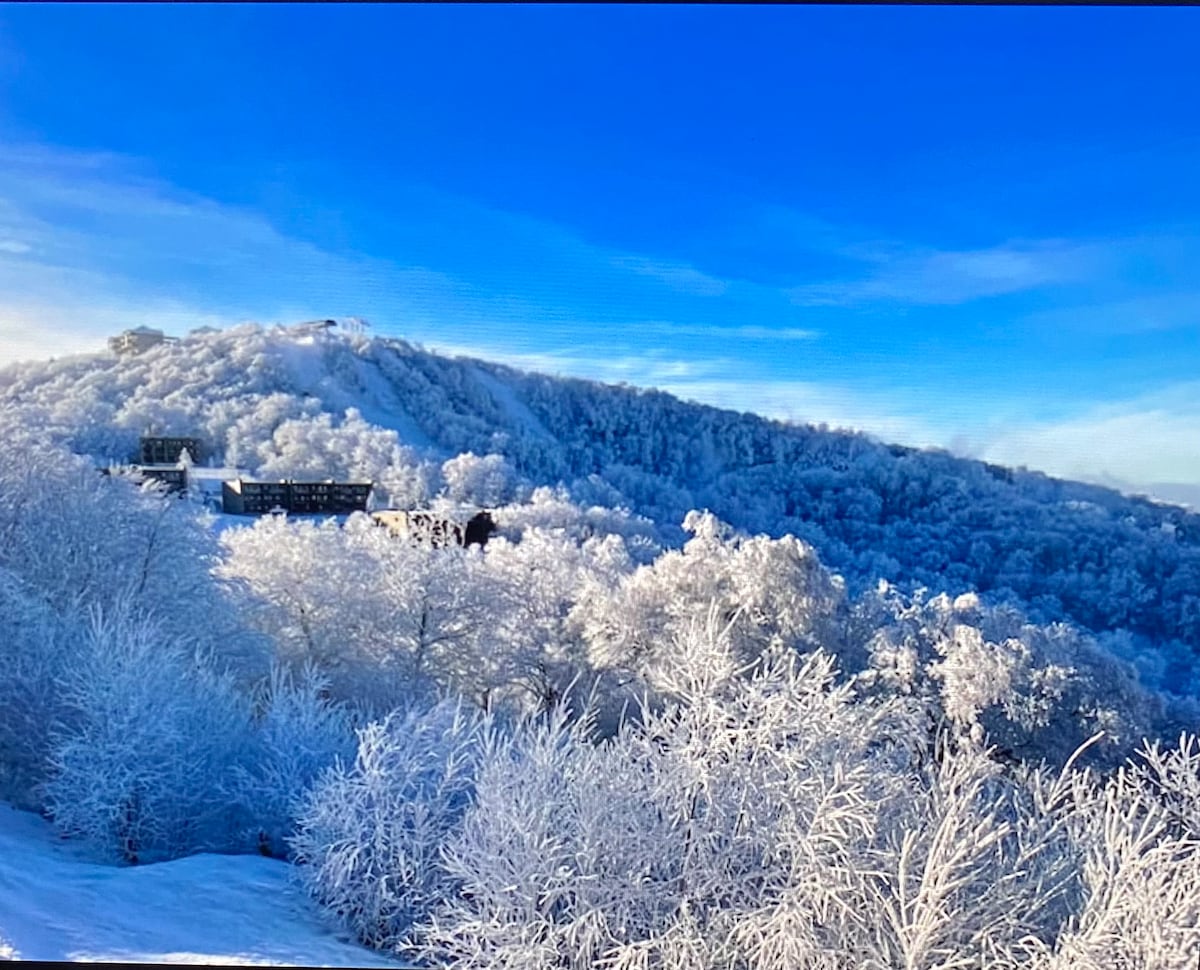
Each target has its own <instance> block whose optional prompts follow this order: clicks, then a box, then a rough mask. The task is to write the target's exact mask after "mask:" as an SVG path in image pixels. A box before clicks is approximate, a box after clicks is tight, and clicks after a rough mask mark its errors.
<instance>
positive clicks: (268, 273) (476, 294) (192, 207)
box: [0, 145, 814, 354]
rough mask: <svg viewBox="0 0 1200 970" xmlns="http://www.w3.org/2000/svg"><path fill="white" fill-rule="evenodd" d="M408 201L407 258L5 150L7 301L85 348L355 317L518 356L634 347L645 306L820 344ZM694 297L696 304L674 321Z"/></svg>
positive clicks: (700, 286)
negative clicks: (179, 310)
mask: <svg viewBox="0 0 1200 970" xmlns="http://www.w3.org/2000/svg"><path fill="white" fill-rule="evenodd" d="M414 198H419V199H420V200H421V201H420V205H422V206H424V208H421V209H419V211H417V212H410V213H409V216H408V217H409V219H410V222H409V223H406V224H405V225H404V226H402V227H401V228H402V230H403V233H406V234H407V235H406V236H405V239H407V240H408V242H409V245H407V246H404V245H402V246H399V247H398V251H399V252H407V254H408V255H409V256H410V257H414V256H415V257H416V259H413V260H412V262H409V263H407V264H406V263H405V262H403V261H400V260H402V259H403V257H398V258H397V259H396V260H391V259H382V258H378V257H374V256H369V255H366V254H363V253H361V252H359V253H356V252H350V251H344V250H343V251H337V252H333V251H330V250H329V249H326V248H323V247H322V246H320V245H316V244H314V243H312V242H309V241H306V240H303V239H298V238H295V237H292V236H289V235H287V234H285V233H283V232H280V231H279V230H278V229H277V228H276V227H275V226H273V225H272V224H271V223H270V222H269V221H268V220H267V219H266V218H264V217H263V216H262V215H261V214H259V213H257V212H255V211H252V210H248V209H244V208H239V207H236V206H229V205H223V204H218V203H216V202H214V201H213V200H211V199H208V198H204V197H200V196H196V195H194V194H189V193H186V192H181V191H179V190H177V189H176V188H175V187H173V186H171V185H169V184H166V183H163V182H161V181H159V180H156V179H155V178H153V177H152V176H150V175H147V174H146V173H145V172H144V171H143V170H142V168H141V166H139V164H138V163H137V161H136V160H130V159H124V158H122V157H120V156H115V155H110V154H105V153H97V154H78V153H72V152H66V151H59V150H55V149H51V148H46V147H39V146H36V145H35V146H16V147H13V146H5V147H0V242H7V243H10V244H6V245H0V293H2V294H3V296H2V297H0V303H2V304H3V305H4V306H6V307H7V315H8V319H10V320H14V319H18V318H19V319H20V320H22V321H24V325H25V326H26V328H29V327H35V326H42V327H52V326H66V327H68V328H69V327H71V326H72V325H71V324H69V323H67V322H66V321H67V320H68V319H70V318H71V316H72V315H76V316H75V324H74V329H75V330H76V331H77V332H78V333H80V334H81V335H89V336H90V335H91V334H93V333H95V331H96V330H97V329H98V328H99V326H100V324H99V322H98V321H100V320H102V319H103V320H112V319H114V318H116V317H128V318H133V317H137V318H143V317H144V316H145V311H146V308H147V307H152V306H164V307H165V306H167V305H173V306H176V307H187V308H189V312H191V313H192V314H194V315H195V316H197V317H205V318H208V317H213V316H216V317H220V318H223V319H229V320H243V319H261V320H267V321H271V320H278V319H287V318H288V317H289V316H290V315H297V316H306V317H307V316H314V315H319V316H330V315H333V316H337V315H358V316H364V317H367V318H369V319H373V320H375V321H376V322H377V324H378V323H379V322H381V321H382V322H383V323H384V324H385V325H389V326H390V328H391V329H392V330H393V331H400V332H402V333H405V334H407V335H409V336H411V337H413V338H415V339H428V338H429V337H431V336H432V335H434V334H438V335H441V336H447V335H448V336H450V337H451V338H453V339H458V340H459V341H460V342H461V341H463V340H466V339H467V338H468V336H469V335H470V336H472V337H474V336H486V335H489V334H491V333H493V332H496V331H503V332H505V333H507V334H509V335H510V336H511V339H512V340H513V341H514V342H515V343H517V344H518V345H519V344H521V343H522V342H525V343H529V342H530V341H534V342H536V341H537V340H542V339H543V338H545V337H547V336H549V337H550V338H553V336H554V334H555V333H556V332H557V333H559V334H560V335H562V336H564V337H572V336H573V337H575V338H576V339H587V337H588V335H589V334H590V335H592V336H600V335H605V334H611V333H614V332H617V333H624V334H626V335H628V336H630V337H632V336H633V335H634V334H635V333H636V330H637V327H638V326H639V325H640V323H641V321H642V320H644V319H645V316H644V315H645V314H646V313H647V312H650V313H654V314H655V317H654V318H653V319H654V320H655V325H656V326H661V327H662V328H663V329H662V330H661V331H660V333H661V334H662V335H664V336H671V337H673V338H678V337H706V338H713V339H731V340H739V341H766V340H807V339H812V337H813V336H814V332H813V331H812V330H807V329H801V328H798V327H796V326H794V325H790V324H788V323H787V322H786V320H783V321H781V322H780V326H779V327H778V328H776V327H774V326H767V325H764V324H762V323H757V322H751V323H748V324H743V323H740V322H737V321H739V320H746V319H747V317H749V318H750V320H751V321H754V320H755V319H756V318H762V317H765V316H779V315H781V314H782V315H785V316H786V314H788V313H789V312H790V313H794V312H795V311H794V310H793V309H792V308H791V307H790V306H789V304H788V302H787V300H786V297H785V296H784V295H783V294H782V293H780V292H779V291H769V290H761V289H756V288H754V287H753V286H752V285H742V284H740V283H731V282H729V281H725V280H720V279H717V278H715V277H713V276H710V275H707V274H705V273H702V272H701V271H699V270H697V269H695V268H694V267H692V266H690V265H688V264H686V263H683V262H680V261H671V260H663V259H660V258H656V257H652V256H649V255H644V254H635V253H621V252H618V251H616V250H613V249H611V248H603V247H598V246H595V245H593V244H590V243H588V242H586V241H584V240H582V239H580V238H578V237H576V236H573V235H572V234H571V233H570V232H569V231H567V230H566V229H564V228H563V227H561V226H556V225H553V224H549V223H544V222H539V221H538V220H535V219H532V218H530V217H528V216H524V215H521V214H517V213H505V212H500V211H497V210H492V209H489V208H488V207H486V206H481V205H478V204H474V203H471V202H470V201H468V200H462V199H457V198H455V197H452V196H446V197H440V196H437V194H436V193H416V192H415V190H414ZM426 225H428V227H429V232H428V233H427V234H424V235H423V232H422V227H423V226H426ZM437 233H441V235H440V236H439V237H438V238H437V239H436V241H435V244H434V245H433V246H432V247H431V248H429V249H428V253H427V255H434V256H436V257H437V258H438V259H439V260H440V262H439V263H438V265H437V266H434V267H431V266H428V265H421V264H418V260H420V258H421V254H422V252H424V250H422V248H421V244H422V243H423V242H426V241H427V240H428V236H429V235H437ZM463 252H465V253H466V254H467V255H466V256H463V255H462V254H463ZM456 259H457V260H458V263H457V264H456V263H455V260H456ZM464 260H465V262H464ZM422 262H423V261H422ZM689 299H691V300H697V299H698V301H699V302H696V303H693V304H687V305H686V306H687V308H686V309H684V308H683V304H681V303H680V301H685V302H686V301H687V300H689ZM714 301H715V302H714ZM676 312H679V313H680V315H681V316H684V317H685V318H684V319H682V320H675V319H672V314H674V313H676ZM16 352H17V351H16V350H15V349H14V348H13V347H10V350H9V353H10V354H12V353H16Z"/></svg>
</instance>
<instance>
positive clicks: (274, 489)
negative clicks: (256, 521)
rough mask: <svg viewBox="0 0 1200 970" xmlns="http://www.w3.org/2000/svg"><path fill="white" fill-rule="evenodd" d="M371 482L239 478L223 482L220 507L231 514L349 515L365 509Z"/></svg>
mask: <svg viewBox="0 0 1200 970" xmlns="http://www.w3.org/2000/svg"><path fill="white" fill-rule="evenodd" d="M370 495H371V483H370V482H335V481H333V480H332V479H330V480H329V481H325V482H297V481H293V480H292V479H290V478H289V479H283V480H281V481H278V482H254V481H247V480H246V479H244V478H237V479H235V480H233V481H231V482H222V483H221V508H222V511H224V512H226V513H227V514H230V515H267V514H269V513H271V512H293V513H296V514H300V515H303V514H312V513H323V514H326V515H349V514H350V513H351V512H365V511H366V510H367V499H368V498H369V497H370Z"/></svg>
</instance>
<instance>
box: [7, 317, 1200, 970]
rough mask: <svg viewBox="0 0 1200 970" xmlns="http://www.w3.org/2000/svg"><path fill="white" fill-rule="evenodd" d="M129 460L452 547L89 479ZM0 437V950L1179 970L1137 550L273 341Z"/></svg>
mask: <svg viewBox="0 0 1200 970" xmlns="http://www.w3.org/2000/svg"><path fill="white" fill-rule="evenodd" d="M146 431H152V432H157V433H163V434H177V435H181V436H188V437H199V438H201V439H203V441H204V444H205V449H206V450H207V452H208V454H207V455H201V456H200V457H201V460H205V461H212V462H226V463H228V464H231V465H236V466H238V467H241V468H245V469H248V470H250V471H252V472H254V473H256V474H257V475H260V476H263V477H274V476H281V475H293V476H297V477H300V476H303V477H309V476H312V477H318V478H325V477H329V476H338V477H343V476H344V477H350V478H355V479H362V478H368V479H370V480H372V481H373V482H376V483H377V492H378V495H377V498H378V500H379V501H380V502H383V503H389V504H394V505H401V506H416V505H425V504H429V505H431V506H432V507H433V508H434V510H435V511H436V510H438V509H443V510H445V509H446V508H447V507H448V506H453V505H462V504H468V505H485V506H488V507H490V508H491V509H492V511H493V514H494V517H495V521H496V523H497V525H498V526H499V533H498V534H497V535H495V536H493V537H492V538H491V539H490V540H489V541H488V542H487V543H486V545H484V546H483V547H479V546H471V547H459V546H456V545H449V546H443V545H435V544H432V543H423V542H421V541H402V540H401V539H399V538H398V537H396V536H394V535H392V534H391V533H390V532H389V530H387V529H383V528H379V527H378V526H377V525H376V524H375V522H374V520H373V519H372V518H371V517H370V516H366V515H363V514H360V513H356V514H353V515H349V516H342V517H340V518H338V519H334V518H327V519H319V518H313V517H305V516H275V515H268V516H263V517H261V518H253V517H245V518H241V517H234V516H228V517H216V516H212V515H209V514H208V513H207V512H205V511H204V510H203V508H202V507H200V506H199V505H196V504H193V503H192V502H189V501H179V500H178V499H177V498H175V497H173V496H171V495H167V494H164V493H163V492H161V491H159V490H157V489H156V488H155V487H154V486H152V485H145V486H138V485H137V484H136V483H134V482H132V481H131V480H130V479H129V478H128V477H127V476H123V475H120V474H115V475H114V474H109V475H100V474H97V473H96V470H95V465H96V464H97V463H104V462H108V461H123V460H128V459H129V458H130V456H131V454H132V452H133V450H134V446H135V444H136V441H137V438H138V436H139V434H142V433H144V432H146ZM0 434H2V435H3V436H4V439H5V443H6V448H7V450H6V460H5V461H4V462H2V463H0V539H2V540H3V541H2V542H0V799H3V800H5V801H7V802H8V803H9V804H10V805H11V806H15V807H18V808H23V809H29V810H32V811H36V812H40V813H42V815H43V816H44V817H46V818H47V819H50V820H52V824H53V826H54V829H55V830H56V832H57V834H58V836H59V837H62V838H65V839H66V841H65V842H57V841H51V839H50V837H49V834H48V832H47V831H46V828H45V826H43V825H42V824H41V822H40V821H39V820H38V819H36V817H34V816H32V815H29V814H23V813H20V812H16V811H13V810H10V809H9V808H7V807H5V806H0V856H3V857H4V858H3V860H0V953H4V952H7V953H8V954H9V955H18V956H50V957H58V956H67V957H78V958H82V957H95V956H109V957H122V958H136V957H139V956H143V957H144V956H155V957H159V958H163V959H171V960H186V959H197V958H203V957H205V956H208V957H211V958H214V959H216V958H221V959H228V960H231V961H232V960H234V959H247V960H254V961H258V960H264V959H268V960H273V959H280V960H289V961H290V960H292V959H294V958H295V955H296V947H297V940H299V941H300V943H301V944H303V946H304V947H305V952H306V954H308V953H310V952H311V954H313V955H312V956H305V957H304V960H305V962H319V961H321V960H325V959H329V960H333V961H340V960H343V959H346V960H349V961H351V962H353V963H356V964H361V963H362V961H361V960H359V959H357V958H356V957H355V951H353V950H352V949H350V948H345V949H342V948H341V944H340V941H339V940H337V939H335V938H331V937H330V935H329V934H328V933H326V932H324V931H323V930H321V929H320V926H321V925H322V924H321V922H320V920H321V919H322V918H328V919H330V920H332V921H333V923H334V924H335V925H337V926H339V927H341V928H342V930H343V931H344V932H345V933H346V934H347V936H348V937H349V938H353V939H356V940H357V941H359V942H361V943H365V944H366V945H368V946H370V947H372V948H373V949H374V950H376V951H378V952H381V953H391V954H397V955H400V956H401V957H402V958H404V959H405V960H406V961H416V962H417V963H419V964H420V965H422V966H427V967H431V968H433V967H441V966H448V965H453V966H459V967H464V968H476V970H500V968H511V967H517V966H527V965H530V964H533V963H537V964H538V965H544V966H555V967H580V966H596V965H606V966H612V967H646V966H659V967H672V966H684V965H687V966H693V965H694V966H712V967H716V966H720V967H725V966H742V967H750V966H754V967H762V968H766V970H783V968H785V967H793V966H803V965H812V966H828V967H837V968H845V970H849V968H852V967H861V966H899V965H904V966H931V965H934V964H935V963H936V964H938V965H947V964H949V963H950V962H953V961H957V962H958V963H962V964H963V965H968V964H969V965H972V966H975V965H982V964H985V963H986V965H988V966H995V967H999V968H1004V970H1019V968H1028V967H1030V966H1037V967H1041V968H1044V970H1067V968H1068V967H1069V968H1074V967H1078V966H1084V965H1086V966H1108V965H1129V966H1134V965H1137V966H1147V967H1160V966H1161V967H1168V966H1175V965H1176V962H1177V957H1178V956H1179V954H1185V955H1188V954H1194V953H1195V952H1196V950H1197V948H1200V929H1198V927H1200V908H1198V907H1200V851H1198V850H1197V847H1198V846H1200V841H1197V836H1198V835H1200V804H1198V803H1200V795H1198V793H1200V780H1198V779H1200V746H1198V745H1197V743H1196V737H1195V725H1196V724H1197V723H1200V689H1198V688H1200V681H1198V679H1197V677H1196V674H1195V668H1196V663H1195V652H1196V649H1197V635H1196V634H1197V628H1198V624H1200V601H1198V599H1197V591H1198V589H1200V583H1197V577H1198V576H1200V572H1198V558H1197V556H1198V551H1200V550H1198V546H1200V535H1198V530H1197V524H1198V523H1197V518H1196V517H1195V516H1193V515H1190V514H1188V513H1187V512H1186V511H1185V510H1183V509H1180V508H1173V507H1170V506H1163V505H1157V504H1154V503H1151V502H1148V501H1139V500H1131V499H1126V498H1122V497H1121V496H1120V495H1119V494H1117V493H1116V492H1111V491H1107V490H1105V489H1102V488H1096V487H1092V486H1084V485H1078V484H1075V483H1070V482H1058V481H1054V480H1051V479H1048V478H1046V477H1044V476H1041V475H1037V474H1033V473H1029V472H1024V471H1013V470H1010V469H1005V468H1000V467H993V466H987V465H982V464H980V463H978V462H970V461H964V460H959V459H955V458H952V457H951V456H948V455H946V454H943V453H938V452H915V451H913V450H911V449H907V448H899V447H890V446H888V445H886V444H883V443H880V442H876V441H874V440H872V439H870V438H868V437H867V436H864V435H860V434H853V433H848V432H830V431H828V430H825V429H818V428H812V427H797V426H789V425H783V424H779V423H774V422H769V421H765V420H763V419H761V418H758V417H755V416H753V415H741V414H734V413H731V412H725V411H720V410H716V409H713V408H706V407H701V406H698V405H694V404H687V403H684V402H681V401H678V400H676V399H674V398H671V397H670V396H668V395H665V394H661V393H658V392H655V391H638V390H634V389H630V388H626V387H616V388H612V387H604V386H601V385H597V384H592V383H588V382H584V381H573V380H559V379H553V378H549V377H543V376H539V375H532V374H524V373H520V372H517V371H514V370H512V369H509V368H506V367H501V366H497V365H494V364H488V363H485V362H482V361H474V360H463V359H447V358H445V357H441V356H438V355H435V354H429V353H426V352H424V351H421V350H419V349H417V348H414V347H411V346H409V345H407V344H405V343H403V342H400V341H388V340H378V339H376V340H369V339H366V338H364V337H362V336H360V335H348V336H338V335H333V334H322V333H314V332H313V330H312V328H309V329H307V330H295V329H293V330H284V329H275V330H263V329H261V328H257V327H245V328H241V329H240V330H237V331H232V332H226V333H208V334H196V335H193V336H192V337H190V338H188V339H185V340H181V341H179V342H178V343H175V344H171V345H162V346H158V347H154V348H152V349H150V350H148V351H146V352H144V353H141V354H139V355H137V356H130V357H113V356H108V355H97V356H92V357H84V358H74V359H70V360H62V361H53V362H48V363H42V364H26V365H22V366H19V367H15V368H11V369H9V370H8V371H6V372H4V373H3V374H0ZM72 452H74V454H73V453H72ZM83 456H86V457H83ZM706 507H707V509H709V510H711V511H703V509H705V508H706ZM714 513H715V514H714ZM214 520H215V521H214ZM218 524H219V525H220V528H215V527H214V526H216V525H218ZM410 538H411V537H410ZM806 540H807V541H806ZM831 566H832V567H833V568H832V569H831V568H830V567H831ZM887 579H892V580H895V582H893V583H889V582H887V581H885V580H887ZM847 580H848V581H847ZM922 584H924V585H927V586H928V587H930V589H928V590H923V589H917V588H915V587H918V586H920V585H922ZM906 586H907V587H914V588H908V589H906V588H904V587H906ZM980 594H982V595H980ZM1063 619H1066V620H1072V621H1074V622H1073V623H1062V622H1057V621H1058V620H1063ZM1082 627H1091V628H1092V632H1090V633H1089V632H1088V631H1087V630H1086V629H1082ZM1174 739H1179V740H1178V743H1177V745H1176V746H1175V747H1166V748H1164V747H1163V746H1162V745H1163V743H1164V742H1173V741H1174ZM1139 748H1143V750H1142V751H1141V752H1140V753H1138V749H1139ZM1130 758H1132V759H1134V760H1133V761H1132V763H1130V762H1129V761H1127V759H1130ZM226 854H232V855H236V856H241V857H242V858H238V859H236V860H234V859H233V858H231V856H229V855H226ZM264 855H268V856H273V857H275V859H263V858H262V856H264ZM280 858H286V859H287V860H289V861H290V862H291V863H294V868H293V870H292V871H293V872H294V874H295V875H296V876H297V877H298V879H299V885H300V886H301V887H302V888H303V891H304V893H305V894H306V895H307V896H308V897H309V904H308V905H305V904H302V901H301V900H300V899H299V898H297V897H296V896H295V895H289V894H288V892H286V891H285V890H284V888H283V882H282V881H281V875H280V874H281V872H282V871H284V870H282V867H281V866H280V864H279V863H278V861H277V860H278V859H280ZM35 869H36V870H37V871H36V872H35V871H34V870H35ZM155 887H157V888H155ZM160 889H161V890H162V892H159V890H160ZM259 891H262V892H265V893H267V894H269V895H275V894H276V893H278V897H277V898H275V899H273V900H272V905H270V906H267V905H265V903H264V905H263V906H261V907H259V906H255V905H254V904H252V903H251V902H249V901H248V900H249V897H250V896H252V895H253V894H254V893H256V892H259ZM164 893H166V894H182V893H188V894H189V898H190V894H194V895H195V897H196V900H197V905H196V907H195V911H194V914H191V915H194V919H193V920H192V921H191V922H187V921H181V920H180V919H179V915H180V914H179V911H178V908H177V907H175V906H173V905H172V904H171V902H170V900H169V899H166V898H165V897H164ZM59 898H62V899H64V900H65V901H64V902H63V904H62V906H63V907H64V908H66V909H68V910H71V911H73V912H78V913H81V914H83V917H82V920H69V919H67V920H64V919H60V918H57V917H54V916H53V915H52V914H51V912H50V910H52V909H53V908H54V906H55V905H56V903H55V900H57V899H59ZM134 901H136V904H135V902H134ZM110 903H111V904H112V905H111V906H109V904H110ZM322 912H323V914H324V915H323V916H322ZM259 919H265V920H271V921H272V922H276V921H277V922H278V923H279V924H280V926H281V927H282V929H280V930H279V931H277V932H268V933H264V932H260V929H261V928H260V926H259V925H258V923H257V922H256V920H259ZM101 924H102V925H101ZM47 926H49V931H47ZM310 946H311V948H312V949H311V951H310V950H309V949H308V947H310ZM235 951H236V952H235ZM1187 958H1188V959H1191V957H1190V956H1188V957H1187Z"/></svg>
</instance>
